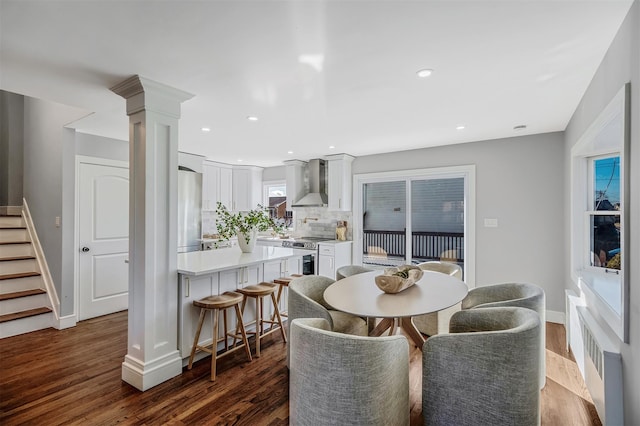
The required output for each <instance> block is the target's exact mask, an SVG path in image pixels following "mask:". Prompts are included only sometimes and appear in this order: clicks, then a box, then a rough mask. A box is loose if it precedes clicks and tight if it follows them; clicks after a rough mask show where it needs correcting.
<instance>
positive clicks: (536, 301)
mask: <svg viewBox="0 0 640 426" xmlns="http://www.w3.org/2000/svg"><path fill="white" fill-rule="evenodd" d="M504 306H517V307H521V308H528V309H531V310H533V311H536V312H537V313H538V315H539V316H540V322H541V323H542V328H541V330H540V389H542V388H543V387H544V385H545V383H546V332H545V323H546V316H545V309H546V305H545V295H544V290H542V289H541V288H540V287H538V286H536V285H533V284H527V283H503V284H494V285H488V286H483V287H476V288H472V289H471V290H469V294H467V297H465V298H464V299H463V300H462V309H472V308H491V307H504Z"/></svg>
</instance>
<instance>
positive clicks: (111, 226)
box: [78, 161, 129, 320]
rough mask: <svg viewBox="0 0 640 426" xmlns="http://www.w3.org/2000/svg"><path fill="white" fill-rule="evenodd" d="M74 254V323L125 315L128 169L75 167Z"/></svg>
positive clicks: (111, 165) (104, 166)
mask: <svg viewBox="0 0 640 426" xmlns="http://www.w3.org/2000/svg"><path fill="white" fill-rule="evenodd" d="M78 250H79V253H78V320H84V319H88V318H93V317H97V316H100V315H106V314H110V313H113V312H118V311H122V310H125V309H127V307H128V291H129V265H128V263H126V262H125V261H126V260H127V258H128V256H129V169H128V167H127V166H119V165H114V164H95V163H92V162H83V161H80V162H79V164H78Z"/></svg>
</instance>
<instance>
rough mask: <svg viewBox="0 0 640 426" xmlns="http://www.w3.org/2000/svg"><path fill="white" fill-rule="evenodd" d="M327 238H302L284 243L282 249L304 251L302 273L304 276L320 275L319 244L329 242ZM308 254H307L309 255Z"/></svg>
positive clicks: (284, 241)
mask: <svg viewBox="0 0 640 426" xmlns="http://www.w3.org/2000/svg"><path fill="white" fill-rule="evenodd" d="M329 240H331V238H326V237H301V238H291V239H288V240H283V241H282V247H286V248H292V249H299V250H304V252H303V255H302V273H303V274H304V275H317V274H318V263H317V262H318V243H319V242H322V241H329ZM307 252H308V254H305V253H307Z"/></svg>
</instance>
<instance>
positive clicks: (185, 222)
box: [178, 166, 202, 253]
mask: <svg viewBox="0 0 640 426" xmlns="http://www.w3.org/2000/svg"><path fill="white" fill-rule="evenodd" d="M201 239H202V173H196V172H194V171H193V170H191V169H188V168H186V167H182V166H181V167H179V168H178V253H186V252H189V251H197V250H200V249H201Z"/></svg>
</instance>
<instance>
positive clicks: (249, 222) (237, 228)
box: [216, 201, 282, 253]
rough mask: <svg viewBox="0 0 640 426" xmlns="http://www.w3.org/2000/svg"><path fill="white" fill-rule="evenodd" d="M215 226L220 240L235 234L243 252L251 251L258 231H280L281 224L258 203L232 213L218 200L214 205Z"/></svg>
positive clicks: (227, 238)
mask: <svg viewBox="0 0 640 426" xmlns="http://www.w3.org/2000/svg"><path fill="white" fill-rule="evenodd" d="M216 228H217V229H218V235H219V238H220V241H226V240H229V239H230V238H231V237H234V236H236V235H237V236H238V246H240V250H242V252H243V253H251V252H252V251H253V248H254V247H255V245H256V236H257V233H258V232H264V231H267V230H269V229H273V231H274V232H276V233H279V232H281V231H282V226H280V225H278V224H277V223H276V222H275V221H274V220H273V218H271V216H269V210H268V209H267V208H266V207H263V206H262V205H260V204H258V207H256V208H255V209H253V210H249V211H244V212H237V213H233V212H230V211H229V209H227V207H225V206H224V205H223V204H222V203H221V202H219V201H218V204H217V207H216Z"/></svg>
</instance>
